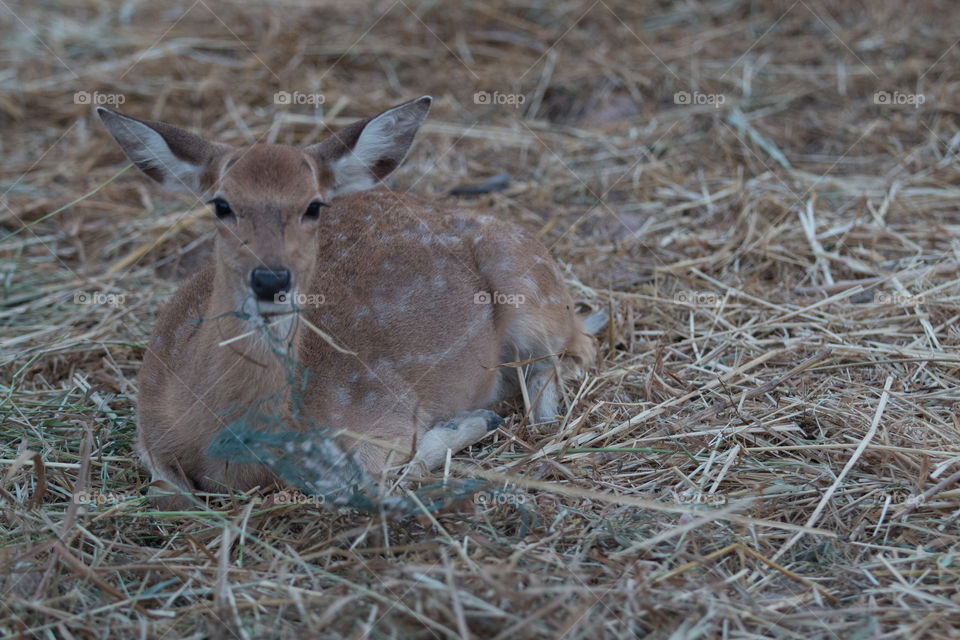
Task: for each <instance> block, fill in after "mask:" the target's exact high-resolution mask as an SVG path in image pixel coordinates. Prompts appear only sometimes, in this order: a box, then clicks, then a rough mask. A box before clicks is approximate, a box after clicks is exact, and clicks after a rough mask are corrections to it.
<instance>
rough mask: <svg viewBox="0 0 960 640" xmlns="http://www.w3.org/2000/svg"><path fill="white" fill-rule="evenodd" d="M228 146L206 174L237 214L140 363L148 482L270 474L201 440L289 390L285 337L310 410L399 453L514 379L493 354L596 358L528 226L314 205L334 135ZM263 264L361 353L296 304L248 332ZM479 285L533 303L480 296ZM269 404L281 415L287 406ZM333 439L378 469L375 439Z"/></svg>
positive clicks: (433, 210)
mask: <svg viewBox="0 0 960 640" xmlns="http://www.w3.org/2000/svg"><path fill="white" fill-rule="evenodd" d="M346 131H347V132H348V133H349V132H350V129H348V130H346ZM351 135H352V136H353V138H354V139H355V138H356V136H357V135H358V134H357V132H356V131H354V132H353V133H352V134H351ZM411 137H412V136H411ZM338 144H339V145H341V146H342V145H344V144H347V145H348V146H349V145H350V144H352V140H347V141H346V142H344V141H343V140H338ZM406 144H407V145H408V144H409V141H407V142H406ZM218 149H220V152H219V153H217V154H215V155H214V157H213V158H211V159H210V160H209V165H208V166H205V167H202V168H201V169H200V171H201V172H202V177H201V178H200V184H201V187H203V188H212V189H215V190H216V191H215V192H216V194H218V195H219V197H223V198H225V199H226V200H227V201H229V203H230V205H231V207H232V208H233V210H234V211H235V212H236V217H235V218H231V219H226V220H222V221H220V220H218V221H217V229H218V234H217V239H216V246H215V251H214V255H213V258H212V260H211V261H210V262H209V263H208V264H207V265H206V266H205V267H203V268H202V269H201V270H200V271H199V272H198V273H197V274H196V275H194V276H193V277H192V278H191V279H190V280H189V281H188V282H187V283H186V284H185V285H184V286H183V287H182V288H181V289H180V290H179V291H178V292H177V293H176V295H175V296H174V297H173V299H172V300H171V301H170V302H169V303H168V304H167V305H166V306H165V307H164V308H163V309H162V310H161V312H160V314H159V318H158V322H157V325H156V328H155V330H154V333H153V337H152V339H151V341H150V345H149V348H148V349H147V352H146V356H145V359H144V365H143V371H142V373H141V384H140V399H139V404H138V419H139V429H138V433H139V448H140V452H141V457H142V459H143V460H144V461H145V462H146V463H147V464H148V466H150V468H151V469H152V470H153V472H154V477H155V480H156V479H160V480H165V481H167V482H170V483H172V484H173V485H175V486H179V487H181V488H185V489H194V488H197V489H204V490H216V489H220V488H222V487H223V486H227V487H232V488H234V489H241V490H245V489H249V488H251V487H254V486H257V485H261V486H264V485H267V484H269V483H271V482H273V481H274V480H275V478H274V476H273V474H272V473H271V472H270V471H269V470H268V469H266V468H265V467H264V466H262V465H253V464H245V465H239V464H233V465H230V464H227V463H226V462H225V461H223V460H219V459H213V458H210V457H209V456H208V455H207V453H206V451H207V447H208V446H209V444H210V442H211V440H212V439H213V438H214V436H216V435H217V433H218V432H219V431H220V430H221V429H223V428H224V426H225V425H226V423H227V422H228V421H229V420H230V419H232V418H235V417H237V416H239V415H240V413H242V411H244V410H245V409H247V408H249V407H251V406H254V405H255V404H256V403H257V402H258V401H259V400H261V399H262V398H264V397H268V396H270V395H272V394H280V397H285V398H289V394H288V393H287V392H288V390H289V380H288V377H287V374H286V371H285V368H284V366H283V357H278V355H277V353H275V352H274V349H276V348H279V349H280V351H282V352H285V354H286V355H289V356H290V357H292V358H293V359H294V360H295V361H296V362H298V363H300V364H301V365H303V366H305V367H306V368H307V370H309V372H310V374H309V376H308V379H307V382H308V386H307V387H306V389H305V390H304V392H303V401H304V403H305V405H306V407H307V410H308V413H309V415H310V417H311V419H312V420H313V421H315V423H316V424H319V425H323V426H329V427H332V428H333V429H335V430H345V431H348V432H351V433H353V434H362V435H364V436H368V437H372V438H375V439H377V440H380V441H386V442H391V443H395V444H396V445H398V446H399V447H401V448H403V449H404V450H411V449H412V447H413V446H414V443H415V442H418V441H420V439H421V438H422V437H423V435H424V433H425V432H426V431H427V430H428V429H430V428H431V427H432V426H433V425H435V424H437V423H439V422H441V421H444V420H448V419H449V418H451V417H452V416H454V415H455V414H457V413H458V412H461V411H465V410H474V409H480V408H487V407H491V406H492V405H493V404H495V403H496V402H498V401H499V400H501V399H503V398H504V397H505V396H508V395H510V394H512V393H515V392H516V382H515V380H514V382H513V383H511V382H510V378H511V377H514V379H515V376H514V374H513V369H512V368H509V369H498V365H500V364H502V363H504V362H509V361H513V360H515V359H516V358H517V357H520V358H543V357H546V360H544V361H543V362H542V363H541V364H539V365H537V366H538V367H539V371H540V373H539V374H538V375H539V376H540V379H541V380H542V381H546V380H548V379H549V377H550V375H552V371H553V362H554V360H555V359H553V358H550V356H551V355H563V358H562V361H560V362H561V367H560V369H561V371H562V373H564V374H566V373H569V372H570V371H571V370H572V368H573V367H574V366H584V365H589V364H590V363H591V362H592V360H593V358H594V347H593V342H592V340H591V339H590V338H589V337H588V336H587V335H586V334H585V333H584V332H583V326H582V323H581V321H580V319H579V318H578V316H577V314H576V313H575V312H574V309H573V301H572V299H571V297H570V294H569V292H568V291H567V289H566V287H565V286H564V284H563V280H562V277H561V274H560V272H559V270H558V268H557V267H556V265H555V263H554V262H553V260H552V259H551V258H550V256H549V253H548V251H547V250H546V248H545V247H544V246H543V245H542V244H541V243H540V242H539V241H538V240H536V239H535V238H533V237H531V236H529V235H528V234H526V233H525V232H524V231H523V230H522V229H521V228H519V227H518V226H516V225H514V224H512V223H510V222H507V221H504V220H500V219H496V218H494V217H492V216H489V215H481V214H478V213H477V212H476V211H473V210H470V209H465V208H449V207H446V206H443V205H441V204H439V203H436V202H433V201H429V200H425V199H421V198H417V197H414V196H411V195H400V194H396V193H393V192H390V191H388V190H385V189H375V190H372V191H364V192H360V193H352V194H347V195H340V196H337V197H334V198H332V199H331V201H330V203H329V205H330V206H328V207H323V208H321V210H320V218H319V219H318V220H308V219H305V218H304V216H303V212H304V210H305V209H306V208H307V205H308V204H309V203H310V202H311V200H313V199H315V198H316V197H317V194H320V195H321V196H322V195H323V194H326V193H330V192H331V191H332V189H333V188H334V187H335V185H334V184H333V180H334V179H335V177H334V174H333V171H332V170H331V169H330V162H331V158H330V157H329V156H330V154H331V153H332V151H331V149H334V147H333V146H330V145H328V146H326V147H324V146H322V144H321V145H320V146H315V147H312V148H309V149H307V150H306V151H301V150H298V149H295V148H293V147H288V146H283V145H257V146H254V147H251V148H249V149H245V150H238V149H229V148H224V147H222V146H221V147H218ZM405 149H406V147H404V148H403V150H402V151H403V153H405ZM400 159H402V153H401V155H400ZM390 162H399V160H390ZM221 175H222V176H223V177H222V179H219V178H218V177H219V176H221ZM257 267H268V268H271V269H279V268H286V269H289V270H290V271H291V272H292V278H293V289H294V291H296V292H299V293H301V294H313V295H314V296H319V295H322V296H323V303H322V304H319V305H316V306H311V305H309V304H308V305H306V306H302V307H301V310H300V313H301V315H302V317H303V318H304V319H305V320H307V321H309V322H310V323H312V324H313V325H315V326H316V327H319V328H320V329H322V330H323V331H325V332H327V333H328V334H329V335H330V336H332V338H333V340H334V341H335V342H336V343H337V344H339V345H341V346H342V347H345V348H346V349H349V350H352V351H355V352H356V355H349V354H344V353H341V352H339V351H337V350H336V349H334V348H333V347H332V346H331V345H330V344H329V343H328V342H327V341H326V340H325V339H323V338H322V337H321V336H319V335H317V334H316V333H315V332H314V331H312V330H310V329H309V328H307V327H306V326H304V324H303V323H302V322H298V321H297V320H296V318H294V317H293V316H292V315H291V316H290V317H291V319H292V320H293V322H292V325H291V330H290V332H289V334H287V335H284V336H281V337H277V338H275V339H274V340H270V339H268V338H269V336H272V335H276V334H275V333H265V332H268V331H274V332H275V331H276V330H274V329H261V330H260V331H252V330H251V326H253V325H256V323H257V321H258V320H257V318H259V316H257V317H254V318H251V319H249V320H248V319H246V318H244V317H242V314H241V315H238V313H237V312H238V311H240V310H242V309H246V307H243V299H244V296H246V295H249V288H250V287H249V274H250V272H251V270H252V269H254V268H257ZM480 292H490V293H493V292H499V293H500V294H501V295H504V294H506V295H515V296H516V295H518V294H519V295H522V296H524V297H525V300H524V301H523V303H522V304H518V305H516V306H513V305H510V304H478V303H477V302H476V300H475V298H476V296H477V294H478V293H480ZM278 317H279V316H278ZM270 318H271V317H270V316H268V319H270ZM251 331H252V332H251ZM246 333H250V335H248V336H247V337H245V338H242V339H240V340H236V341H233V342H231V343H230V344H228V345H225V346H221V343H222V342H223V341H225V340H228V339H231V338H235V337H236V336H239V335H242V334H246ZM544 363H545V364H544ZM547 367H549V370H547ZM548 409H549V408H548ZM277 411H279V412H280V413H281V414H282V415H283V416H285V417H286V418H288V419H289V417H290V406H289V403H285V404H283V406H280V407H279V408H278V409H277ZM550 415H551V416H552V413H551V414H550ZM340 440H341V444H342V446H343V447H344V448H346V449H352V450H355V451H356V453H357V456H358V459H359V460H360V461H361V463H362V464H363V466H364V467H365V469H366V470H367V471H368V472H371V473H377V472H379V471H380V470H381V469H382V468H383V466H384V464H385V463H386V461H387V453H388V452H387V451H386V450H385V449H383V448H380V447H378V446H376V445H374V444H371V443H369V442H362V441H358V440H356V439H355V438H353V437H351V436H349V435H344V436H342V437H341V438H340ZM397 458H399V456H397Z"/></svg>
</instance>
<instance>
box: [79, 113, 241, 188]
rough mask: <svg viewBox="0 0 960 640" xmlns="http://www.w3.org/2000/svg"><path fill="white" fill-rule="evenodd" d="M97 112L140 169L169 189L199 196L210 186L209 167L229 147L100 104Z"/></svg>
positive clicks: (104, 124)
mask: <svg viewBox="0 0 960 640" xmlns="http://www.w3.org/2000/svg"><path fill="white" fill-rule="evenodd" d="M97 114H98V115H99V116H100V120H102V121H103V126H105V127H106V128H107V131H109V132H110V135H112V136H113V138H114V140H116V141H117V142H118V143H119V144H120V148H121V149H123V152H124V153H125V154H126V155H127V157H128V158H130V161H131V162H133V164H135V165H137V168H139V169H140V170H141V171H143V172H144V173H145V174H147V175H148V176H150V177H151V178H153V179H154V180H156V181H157V182H159V183H160V184H162V185H163V186H164V187H166V188H167V189H170V190H171V191H179V192H181V193H188V194H190V195H194V196H197V197H200V194H201V193H202V192H203V191H205V190H206V189H208V188H209V187H211V186H212V182H213V179H214V178H213V176H214V175H215V172H214V171H213V166H214V164H216V161H217V160H218V159H219V158H220V157H222V155H223V154H225V153H227V152H228V151H230V149H232V147H230V146H229V145H225V144H217V143H213V142H208V141H207V140H204V139H203V138H201V137H200V136H198V135H194V134H192V133H190V132H189V131H184V130H183V129H180V128H177V127H174V126H172V125H169V124H165V123H163V122H149V121H146V120H138V119H136V118H131V117H130V116H125V115H123V114H122V113H117V112H116V111H111V110H110V109H106V108H104V107H97Z"/></svg>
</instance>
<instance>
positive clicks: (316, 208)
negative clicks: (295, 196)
mask: <svg viewBox="0 0 960 640" xmlns="http://www.w3.org/2000/svg"><path fill="white" fill-rule="evenodd" d="M326 206H327V203H325V202H320V201H319V200H314V201H313V202H311V203H310V204H308V205H307V210H306V211H304V212H303V217H304V219H305V220H316V219H317V218H319V217H320V207H326Z"/></svg>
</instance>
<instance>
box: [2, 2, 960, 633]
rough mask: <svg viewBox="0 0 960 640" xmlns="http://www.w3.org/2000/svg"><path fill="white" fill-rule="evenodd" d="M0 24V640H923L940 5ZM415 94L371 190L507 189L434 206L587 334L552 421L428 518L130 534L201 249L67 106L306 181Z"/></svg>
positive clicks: (422, 11)
mask: <svg viewBox="0 0 960 640" xmlns="http://www.w3.org/2000/svg"><path fill="white" fill-rule="evenodd" d="M0 4H2V6H0V24H2V28H3V31H4V33H3V38H2V43H0V51H2V54H3V59H4V69H3V71H2V72H0V145H2V147H0V151H2V153H0V193H2V198H0V273H2V286H3V289H2V298H0V341H2V342H0V385H2V399H0V505H2V507H0V540H2V541H0V591H2V594H3V595H2V597H0V602H2V605H0V633H2V634H3V635H5V636H20V635H22V636H43V637H126V636H134V635H136V636H142V637H154V638H176V637H197V638H199V637H208V636H216V637H222V638H235V637H237V638H261V637H304V636H307V637H311V636H314V635H316V636H318V637H330V638H335V637H352V638H360V637H374V638H380V637H395V638H406V637H423V638H445V637H463V638H467V637H471V638H488V637H504V638H507V637H511V638H512V637H531V638H533V637H538V638H539V637H561V636H562V637H569V638H595V637H596V638H600V637H651V638H675V639H681V638H713V637H726V638H746V637H751V638H756V637H784V638H804V639H809V638H922V637H930V638H934V637H937V638H942V637H951V636H952V637H957V636H958V635H960V633H958V631H957V629H958V626H960V595H958V585H960V530H958V526H957V518H958V516H960V500H958V498H960V488H958V478H960V464H958V463H960V446H958V445H960V423H958V417H957V408H958V403H960V394H958V391H957V379H958V371H960V353H958V351H957V345H958V342H960V331H958V328H957V325H956V323H957V320H958V318H960V297H958V296H960V279H958V277H957V267H958V264H960V243H958V242H957V240H956V235H957V232H958V231H960V213H958V209H957V202H958V198H960V190H958V188H957V186H956V185H957V184H958V178H960V174H958V157H957V154H958V152H960V114H958V111H957V106H956V105H957V100H956V99H957V87H958V86H960V85H958V79H960V77H958V71H957V70H958V68H960V64H958V63H960V46H958V43H957V33H960V8H958V7H957V6H956V5H955V4H953V3H950V2H947V1H943V2H937V1H935V0H926V1H918V2H913V3H908V4H907V3H898V2H888V1H878V2H869V3H868V2H840V1H829V0H827V1H814V0H796V1H795V2H791V1H782V2H781V1H773V2H766V3H760V2H750V1H746V0H723V1H717V2H706V1H702V2H700V1H696V0H689V1H685V2H675V3H674V2H653V3H635V2H630V1H629V0H596V2H590V0H586V1H584V2H559V3H547V2H539V1H535V0H491V1H489V2H478V3H465V2H464V3H460V2H429V1H416V0H395V1H394V0H384V1H376V2H369V3H362V2H342V1H341V2H319V3H308V2H296V1H281V2H271V3H263V4H261V3H258V2H237V1H235V2H229V1H220V0H217V1H213V0H195V1H193V0H175V1H174V2H170V3H141V2H133V1H131V2H127V3H117V2H93V1H92V0H80V1H78V2H70V3H55V2H45V3H27V2H11V3H9V4H6V3H0ZM422 94H431V95H433V96H434V98H435V102H434V106H433V108H432V110H431V113H430V116H429V119H428V121H427V123H426V124H425V125H424V127H423V129H422V130H421V132H420V134H419V136H418V139H417V142H416V143H415V145H414V149H413V151H412V152H411V154H410V156H409V157H408V158H407V161H406V163H405V165H404V166H403V167H402V168H401V169H400V170H399V171H398V172H397V174H396V178H395V187H394V188H397V189H411V190H413V191H416V192H418V193H421V194H425V195H428V196H433V197H436V198H438V199H446V198H451V197H454V196H450V195H449V192H450V190H451V189H453V188H455V187H458V186H462V185H472V184H478V183H480V182H483V181H484V180H486V179H488V178H491V177H493V176H496V175H498V174H501V173H503V174H506V175H507V176H508V177H509V186H508V187H507V189H506V190H504V191H500V192H495V193H490V194H484V195H480V196H477V197H474V198H473V199H467V198H464V197H457V199H458V201H461V202H463V203H466V204H469V206H474V207H477V208H480V209H482V210H484V212H485V213H488V214H490V215H496V216H502V217H504V218H509V219H511V220H515V221H518V222H520V223H521V224H523V225H525V226H527V227H528V228H529V229H531V230H533V231H534V232H536V233H538V234H539V235H540V237H541V238H542V239H543V241H544V242H545V243H546V244H547V246H548V247H549V248H550V251H551V253H552V254H553V255H554V256H555V257H556V259H557V260H558V262H559V263H560V264H561V265H562V268H563V270H564V273H565V276H566V278H567V282H568V284H569V286H570V288H571V291H572V292H573V294H574V297H575V299H576V300H577V302H578V304H580V305H581V311H583V312H587V311H590V310H593V311H597V310H607V312H608V313H609V314H610V317H611V319H612V322H611V323H610V326H609V328H608V329H606V330H604V332H603V333H602V334H601V335H600V336H599V340H598V343H599V348H600V358H599V361H598V363H597V366H596V367H595V368H593V369H591V370H589V371H587V372H585V374H584V375H583V376H582V377H581V378H579V379H577V380H575V381H574V382H573V383H572V384H571V385H569V386H568V388H567V399H568V407H569V409H568V411H567V413H566V415H565V417H564V419H563V420H562V422H561V423H559V424H553V425H548V426H542V425H540V426H538V425H532V424H530V422H529V421H528V420H525V419H524V417H523V414H524V407H523V405H522V404H520V403H518V404H517V405H514V406H512V407H507V408H506V412H505V415H507V416H508V422H507V425H506V426H505V427H504V428H503V429H501V430H499V431H498V432H497V434H496V435H495V436H494V437H493V438H491V439H489V440H486V441H484V442H482V443H481V444H479V445H477V446H474V447H472V448H471V449H470V450H468V451H464V452H462V453H460V454H458V455H457V456H455V458H454V462H455V463H457V464H455V465H454V468H453V470H452V471H451V472H450V474H449V477H448V480H449V481H450V482H455V481H456V482H460V483H463V482H465V481H466V480H467V479H470V478H480V479H483V480H485V481H486V482H487V484H486V485H484V486H483V487H481V488H480V489H479V490H478V491H477V492H475V493H473V494H472V495H470V494H469V493H467V494H465V495H463V496H459V497H461V498H462V499H460V500H458V501H455V502H453V503H451V504H447V505H446V506H445V507H444V508H442V509H440V510H437V511H435V512H430V513H428V511H427V510H426V509H424V510H422V511H421V512H419V513H414V515H412V516H408V517H393V518H391V517H386V516H381V515H377V514H375V515H372V516H371V515H370V514H367V513H362V512H358V511H355V510H351V509H343V510H323V509H320V508H318V506H317V505H316V504H314V503H312V502H311V501H310V500H307V499H292V498H290V496H287V497H288V499H287V500H285V501H284V500H278V499H276V498H272V499H268V500H267V501H266V502H261V503H257V502H256V501H254V500H253V499H252V498H251V497H250V496H233V497H223V498H222V499H220V500H215V501H214V502H213V503H212V506H211V507H210V508H209V509H197V510H193V511H179V512H158V511H155V510H151V509H150V508H149V506H148V505H147V503H146V500H145V498H144V497H143V494H144V493H145V491H146V484H147V483H148V482H149V477H148V476H147V475H146V474H145V472H144V471H143V470H142V469H141V468H140V467H138V466H137V464H136V463H135V461H134V460H133V459H132V457H131V454H132V442H133V439H134V434H135V411H134V407H135V402H136V395H137V372H138V370H139V368H140V363H141V362H142V359H143V350H144V347H145V344H146V341H147V339H148V336H149V332H150V329H151V327H152V325H153V322H154V319H155V314H156V310H157V308H158V307H159V306H160V305H161V304H162V303H163V301H164V300H166V299H167V298H168V297H169V296H170V295H171V293H172V292H173V291H174V290H175V288H176V287H177V284H178V283H179V282H181V281H182V280H183V279H184V278H185V277H187V276H188V275H189V274H190V273H191V272H192V271H194V270H195V269H196V268H197V265H198V264H200V262H201V261H202V260H203V259H204V258H205V257H206V256H207V255H208V254H209V250H210V245H211V238H212V234H213V231H212V228H213V227H212V222H211V214H210V212H209V210H208V209H207V208H206V207H204V206H203V205H202V204H199V203H197V202H196V201H195V200H192V199H189V198H181V197H177V196H173V195H170V194H167V193H164V192H163V191H162V190H160V189H159V188H157V187H156V186H154V185H152V184H150V183H149V182H148V180H147V179H146V178H145V177H143V176H142V175H140V174H139V173H137V172H136V170H133V169H130V170H126V171H124V167H125V166H126V165H127V162H126V160H125V159H124V158H123V157H122V155H121V153H120V151H119V150H118V149H117V147H116V146H115V145H114V144H113V143H112V141H111V140H110V139H109V138H108V136H107V134H106V132H105V131H104V130H103V129H102V128H101V127H100V125H99V122H98V120H97V119H96V117H95V115H94V113H93V109H92V107H93V106H94V105H95V104H103V105H105V106H110V107H115V108H118V109H120V110H122V111H125V112H127V113H130V114H131V115H134V116H139V117H146V118H156V119H163V120H166V121H169V122H173V123H176V124H178V125H181V126H184V127H186V128H190V129H193V130H196V131H201V132H204V133H205V134H206V135H208V136H210V137H212V138H216V139H220V140H223V141H226V142H230V143H234V144H245V143H252V142H254V141H279V142H289V143H293V144H306V143H309V142H311V141H315V140H317V139H319V138H321V137H323V136H324V135H326V133H327V132H328V131H329V129H331V128H332V129H336V128H338V127H340V126H343V125H344V124H346V123H349V122H351V121H353V120H355V119H357V118H359V117H363V116H367V115H370V114H372V113H375V112H377V111H379V110H381V109H384V108H386V107H388V106H390V105H392V104H396V103H399V102H402V101H405V100H408V99H411V98H414V97H417V96H419V95H422ZM435 480H442V475H438V476H437V477H436V478H435ZM458 486H459V485H458ZM284 502H285V503H284ZM497 634H499V636H498V635H497Z"/></svg>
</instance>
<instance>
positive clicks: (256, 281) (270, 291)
mask: <svg viewBox="0 0 960 640" xmlns="http://www.w3.org/2000/svg"><path fill="white" fill-rule="evenodd" d="M250 287H251V288H252V289H253V293H254V294H255V295H256V296H257V298H258V299H259V300H262V301H264V302H282V301H280V300H277V299H276V298H277V295H278V294H280V293H285V292H287V291H289V290H290V270H289V269H264V268H261V267H257V268H256V269H254V270H253V273H252V274H250Z"/></svg>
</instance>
